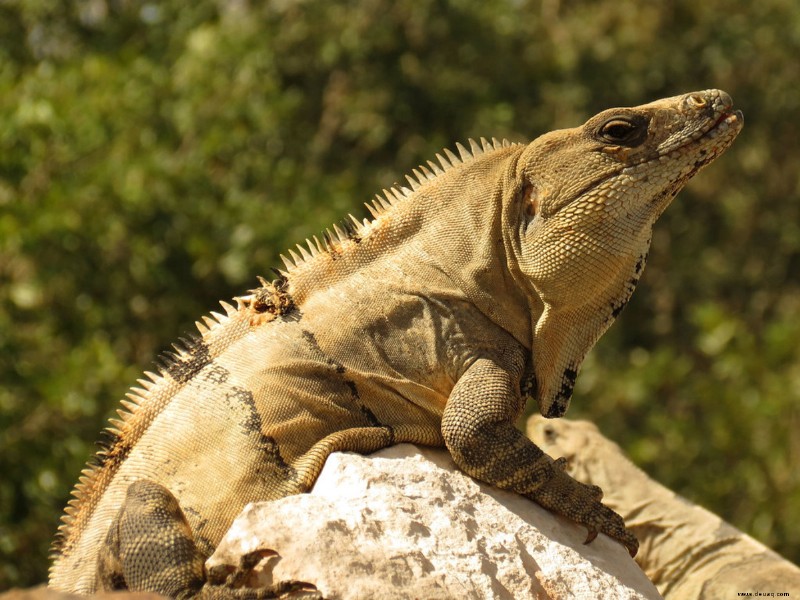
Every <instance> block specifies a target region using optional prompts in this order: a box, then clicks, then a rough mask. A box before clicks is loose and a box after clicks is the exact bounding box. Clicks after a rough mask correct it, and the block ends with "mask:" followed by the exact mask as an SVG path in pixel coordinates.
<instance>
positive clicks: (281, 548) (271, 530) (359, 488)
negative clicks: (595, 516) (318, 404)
mask: <svg viewBox="0 0 800 600" xmlns="http://www.w3.org/2000/svg"><path fill="white" fill-rule="evenodd" d="M585 538H586V530H585V529H584V528H582V527H579V526H577V525H575V524H573V523H570V522H567V521H566V520H564V519H561V518H560V517H556V516H554V515H552V514H550V513H549V512H547V511H545V510H544V509H542V508H540V507H539V506H538V505H536V504H535V503H533V502H531V501H529V500H526V499H525V498H522V497H521V496H518V495H516V494H512V493H508V492H503V491H500V490H496V489H494V488H491V487H489V486H486V485H482V484H480V483H478V482H477V481H475V480H474V479H472V478H470V477H468V476H466V475H464V474H463V473H461V472H460V471H459V470H458V469H457V467H456V466H455V465H454V464H453V462H452V460H451V459H450V457H449V455H448V454H447V452H445V451H442V450H433V449H427V448H426V449H421V448H417V447H415V446H411V445H408V444H403V445H399V446H394V447H392V448H388V449H386V450H382V451H380V452H377V453H375V454H373V455H370V456H361V455H357V454H334V455H333V456H331V457H330V458H329V459H328V461H327V463H326V465H325V468H324V470H323V471H322V475H321V476H320V477H319V479H318V481H317V483H316V485H315V487H314V489H313V491H312V492H311V493H310V494H303V495H299V496H291V497H287V498H284V499H282V500H278V501H275V502H267V503H258V504H250V505H248V506H247V507H246V508H245V510H244V511H243V513H242V514H241V515H240V517H239V518H238V519H237V520H236V521H235V522H234V524H233V526H232V527H231V529H230V531H229V532H228V535H227V536H226V537H225V538H224V539H223V541H222V543H221V544H220V546H219V547H218V549H217V552H216V553H215V554H214V555H213V556H212V557H211V558H210V559H209V561H208V563H207V566H209V567H212V566H214V565H222V564H228V565H236V564H238V563H239V557H240V556H241V555H243V554H245V553H248V552H252V551H254V550H257V549H271V550H274V551H276V552H277V553H278V555H280V556H279V557H273V558H270V559H266V560H265V561H263V564H262V565H261V568H260V569H258V570H257V572H256V573H255V574H254V576H253V579H251V581H250V582H249V583H250V584H251V585H252V584H255V583H256V582H257V581H258V582H261V583H265V584H270V583H272V581H273V579H274V580H275V581H281V580H285V579H299V580H302V581H308V582H311V583H313V584H315V585H316V586H317V588H318V589H319V590H320V591H321V592H322V593H323V594H324V596H325V598H329V599H331V600H334V599H343V600H344V599H355V598H376V599H377V598H428V599H436V598H464V599H471V598H514V599H520V598H578V599H581V598H592V599H595V598H614V599H618V598H626V599H627V598H660V596H659V594H658V592H657V591H656V589H655V587H653V585H652V584H651V583H650V581H649V580H648V579H647V577H646V576H645V575H644V573H643V572H642V571H641V570H640V569H639V567H638V566H637V565H636V563H634V561H633V560H632V559H631V558H630V556H629V555H628V553H627V551H626V550H625V548H624V547H622V546H621V545H620V544H618V543H616V542H613V541H612V540H611V539H609V538H607V537H606V536H604V535H600V536H598V538H597V539H596V540H595V541H594V542H592V543H591V544H589V545H584V544H583V542H584V540H585Z"/></svg>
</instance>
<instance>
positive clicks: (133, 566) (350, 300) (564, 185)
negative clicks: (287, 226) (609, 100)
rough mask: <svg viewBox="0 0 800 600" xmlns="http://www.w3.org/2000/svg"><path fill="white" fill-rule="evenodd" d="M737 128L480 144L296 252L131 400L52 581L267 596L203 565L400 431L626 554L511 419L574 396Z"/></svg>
mask: <svg viewBox="0 0 800 600" xmlns="http://www.w3.org/2000/svg"><path fill="white" fill-rule="evenodd" d="M741 126H742V116H741V113H738V112H735V111H733V109H732V105H731V100H730V98H729V97H728V95H727V94H725V93H724V92H720V91H717V90H709V91H704V92H696V93H693V94H687V95H685V96H678V97H674V98H668V99H665V100H660V101H658V102H654V103H651V104H647V105H644V106H639V107H636V108H626V109H612V110H608V111H604V112H602V113H600V114H599V115H597V116H595V117H593V118H592V119H590V120H589V121H588V122H587V123H586V124H585V125H583V126H582V127H578V128H575V129H568V130H563V131H555V132H552V133H548V134H546V135H543V136H541V137H539V138H537V139H536V140H534V141H533V142H531V143H530V144H528V145H511V144H507V143H499V142H495V143H489V142H484V143H483V147H480V146H478V145H477V144H475V143H474V142H473V143H472V151H471V152H470V151H468V150H466V149H465V148H463V147H459V151H460V152H461V158H458V157H456V156H455V155H453V154H452V153H449V152H447V158H444V157H439V160H440V163H441V166H439V165H435V164H433V163H428V165H429V166H428V167H421V172H420V171H415V177H414V178H410V179H409V184H410V186H411V187H410V188H400V189H397V190H391V191H389V192H386V198H385V199H382V198H379V199H378V200H377V201H376V202H375V203H374V204H373V205H372V206H368V207H369V208H370V210H371V212H372V213H373V216H374V219H373V220H372V221H364V222H363V223H359V222H358V221H355V220H354V222H355V225H354V226H353V225H350V226H349V227H348V229H349V231H348V232H343V231H341V230H340V229H339V228H338V227H337V228H336V231H335V233H329V235H328V236H326V239H325V243H324V244H320V243H319V242H318V241H316V239H315V240H314V241H313V242H309V243H308V248H307V249H306V248H303V247H298V248H299V252H300V255H297V254H295V253H293V252H292V253H291V254H292V259H286V263H287V269H286V271H285V272H282V274H281V278H280V279H278V280H276V281H275V282H273V283H267V282H263V281H262V286H261V287H260V288H258V289H257V290H253V292H252V293H251V294H250V295H249V296H246V297H242V298H237V299H236V301H237V306H236V307H233V306H230V305H227V304H225V305H224V306H225V311H226V314H225V315H217V314H215V315H214V316H213V318H206V319H205V323H204V324H198V328H199V330H200V334H201V336H200V337H199V338H197V339H194V340H192V341H190V342H186V343H185V344H184V345H182V346H176V350H177V352H176V353H175V354H173V355H171V356H168V357H166V358H165V361H164V366H163V369H162V371H161V373H159V374H152V373H151V374H147V379H142V380H140V385H141V387H139V388H134V389H133V390H132V392H131V394H129V396H128V397H129V401H128V402H125V403H124V407H125V409H126V410H124V411H121V412H120V415H121V420H118V421H112V428H111V429H109V430H108V431H109V435H110V436H111V441H110V442H109V444H108V445H107V447H106V448H105V449H104V450H102V451H101V452H100V453H98V456H97V459H96V461H97V463H98V464H96V465H94V466H91V467H89V468H87V469H86V470H85V471H84V477H82V479H81V483H80V484H78V486H77V487H76V490H75V492H74V494H75V496H76V498H75V500H73V501H72V505H71V506H70V507H68V508H67V515H66V516H65V517H64V521H65V523H64V525H62V527H61V529H60V532H59V538H58V540H57V542H56V544H55V547H54V554H55V556H54V558H55V562H54V564H53V567H52V569H51V573H50V585H51V586H52V587H53V588H56V589H60V590H65V591H74V592H79V593H91V592H94V591H96V590H98V589H117V588H123V587H127V588H129V589H135V590H149V591H157V592H161V593H166V594H169V595H172V596H191V595H194V594H198V593H199V594H202V595H213V596H215V597H218V596H220V595H222V596H224V595H225V594H232V595H239V596H241V595H242V594H243V593H244V594H245V595H246V594H250V593H255V592H252V591H246V592H242V590H236V589H234V588H235V584H234V583H231V582H228V583H227V584H224V585H219V583H220V582H219V578H218V577H217V576H216V575H215V574H210V576H208V575H204V574H203V572H202V569H201V568H200V567H201V565H202V563H203V561H204V560H205V558H206V557H208V556H209V555H210V554H211V552H212V551H213V549H214V547H215V546H216V545H217V544H218V542H219V540H220V539H221V537H222V536H223V534H224V533H225V531H226V530H227V529H228V527H229V526H230V524H231V522H232V521H233V519H234V518H235V517H236V515H237V514H238V513H239V512H240V511H241V509H242V508H243V507H244V505H245V504H247V503H248V502H252V501H258V500H270V499H275V498H280V497H283V496H286V495H290V494H296V493H300V492H304V491H307V490H308V489H309V488H310V487H311V486H312V485H313V483H314V481H315V480H316V478H317V476H318V474H319V472H320V470H321V469H322V466H323V464H324V462H325V459H326V458H327V456H328V455H329V454H330V453H331V452H335V451H345V450H347V451H356V452H364V453H366V452H373V451H375V450H378V449H380V448H383V447H386V446H389V445H392V444H395V443H400V442H411V443H416V444H423V445H432V446H443V445H444V446H446V447H447V448H448V449H449V451H450V452H451V454H452V456H453V459H454V460H455V462H456V463H457V464H458V465H459V466H460V467H461V468H462V469H463V470H464V471H465V472H467V473H469V474H470V475H472V476H474V477H476V478H478V479H481V480H483V481H485V482H488V483H490V484H493V485H496V486H498V487H500V488H504V489H508V490H513V491H515V492H518V493H520V494H524V495H525V496H527V497H529V498H531V499H533V500H535V501H536V502H538V503H539V504H541V505H542V506H545V507H547V508H549V509H550V510H552V511H554V512H556V513H558V514H561V515H564V516H566V517H568V518H570V519H572V520H574V521H576V522H578V523H580V524H582V525H584V526H586V527H587V529H588V531H589V540H591V539H593V538H594V536H596V535H597V534H598V532H601V533H605V534H607V535H609V536H611V537H612V538H614V539H616V540H618V541H619V542H621V543H622V544H624V545H625V546H626V547H627V548H628V549H629V550H630V552H631V554H634V553H635V552H636V549H637V541H636V538H635V537H634V536H633V535H632V534H631V533H630V532H629V531H628V530H627V529H626V528H625V525H624V523H623V521H622V519H621V518H620V517H619V516H618V515H617V514H616V513H614V512H613V511H611V510H610V509H609V508H607V507H605V506H604V505H603V504H602V503H601V502H600V499H601V496H602V493H601V491H600V489H599V488H597V487H594V486H588V485H584V484H581V483H578V482H576V481H575V480H573V479H572V478H570V477H569V476H568V475H567V474H566V473H565V472H564V464H563V462H561V461H555V462H554V461H553V460H552V459H550V458H549V457H548V456H546V455H545V454H544V453H543V452H542V451H541V450H540V449H539V448H538V447H537V446H535V445H534V444H533V443H532V442H530V441H529V440H528V439H527V438H525V437H524V436H523V435H522V433H521V432H520V431H519V430H517V429H516V428H515V427H514V423H515V420H516V419H517V417H518V416H519V415H520V413H521V411H522V410H523V408H524V405H525V402H526V401H527V400H528V399H529V398H535V399H536V401H537V402H538V404H539V408H540V411H541V412H542V414H544V415H545V416H548V417H557V416H561V415H562V414H563V413H564V412H565V411H566V409H567V406H568V402H569V398H570V396H571V393H572V386H573V384H574V382H575V378H576V377H577V373H578V370H579V368H580V364H581V361H582V360H583V357H584V355H585V354H586V352H588V350H589V349H590V348H591V347H592V345H593V344H594V343H595V341H596V340H597V339H598V338H599V337H600V335H601V334H602V333H603V332H604V331H605V330H606V329H607V328H608V327H609V325H610V324H611V323H612V322H613V320H614V319H615V318H616V316H617V315H618V314H619V312H620V311H621V310H622V307H623V306H624V304H625V302H626V301H627V300H628V298H629V297H630V295H631V293H632V292H633V289H634V287H635V285H636V282H637V280H638V278H639V276H640V275H641V272H642V269H643V268H644V263H645V258H646V255H647V250H648V247H649V243H650V235H651V229H652V226H653V224H654V223H655V221H656V219H657V218H658V216H659V215H660V214H661V212H662V211H663V210H664V209H665V208H666V207H667V205H668V204H669V203H670V201H671V200H672V198H673V197H674V196H675V195H676V194H677V193H678V191H679V190H680V189H681V188H682V187H683V186H684V185H685V184H686V182H687V181H688V180H689V179H690V178H691V177H692V176H693V175H694V174H695V173H697V171H698V170H700V168H702V167H703V166H705V165H706V164H708V163H709V162H711V161H712V160H714V159H715V158H716V157H717V156H718V155H719V154H720V153H722V152H723V151H724V150H725V149H726V148H727V147H728V146H729V145H730V144H731V142H732V141H733V139H734V138H735V137H736V134H737V133H738V132H739V130H740V128H741ZM132 484H133V485H132ZM181 515H182V516H181ZM295 583H296V582H295ZM295 583H289V584H287V585H288V586H289V587H291V586H292V585H295ZM298 585H299V584H298ZM278 591H280V590H268V591H262V592H259V593H260V594H261V595H262V596H264V597H268V596H269V594H273V595H274V594H275V593H277V592H278Z"/></svg>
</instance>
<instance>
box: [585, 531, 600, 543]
mask: <svg viewBox="0 0 800 600" xmlns="http://www.w3.org/2000/svg"><path fill="white" fill-rule="evenodd" d="M588 533H589V534H588V535H587V536H586V541H585V542H583V543H584V544H591V543H592V542H593V541H594V538H596V537H597V529H589V532H588Z"/></svg>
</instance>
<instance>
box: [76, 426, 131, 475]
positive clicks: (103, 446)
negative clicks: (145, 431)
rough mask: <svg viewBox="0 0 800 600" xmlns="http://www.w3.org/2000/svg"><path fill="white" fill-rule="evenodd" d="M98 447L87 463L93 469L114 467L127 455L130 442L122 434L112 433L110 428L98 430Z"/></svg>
mask: <svg viewBox="0 0 800 600" xmlns="http://www.w3.org/2000/svg"><path fill="white" fill-rule="evenodd" d="M97 445H98V446H99V447H100V449H99V450H98V451H97V452H96V453H95V454H94V456H92V457H91V458H90V459H89V462H88V463H87V465H88V466H89V467H92V468H93V469H106V468H108V469H111V470H112V471H113V470H116V468H117V467H118V466H119V465H120V464H121V463H122V462H123V461H124V460H125V459H126V458H127V457H128V454H130V451H131V442H130V440H128V439H126V438H125V437H123V436H122V435H119V434H117V433H114V432H113V431H111V430H110V429H104V430H103V431H101V432H100V438H99V439H98V440H97Z"/></svg>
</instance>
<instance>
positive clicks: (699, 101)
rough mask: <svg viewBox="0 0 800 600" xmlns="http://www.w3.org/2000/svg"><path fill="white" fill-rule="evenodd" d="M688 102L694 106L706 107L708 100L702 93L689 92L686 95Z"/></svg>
mask: <svg viewBox="0 0 800 600" xmlns="http://www.w3.org/2000/svg"><path fill="white" fill-rule="evenodd" d="M686 103H687V104H688V105H689V106H691V107H692V108H704V107H705V106H706V105H707V104H708V101H707V100H706V99H705V98H704V97H703V96H701V95H700V94H689V95H688V96H687V97H686Z"/></svg>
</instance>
